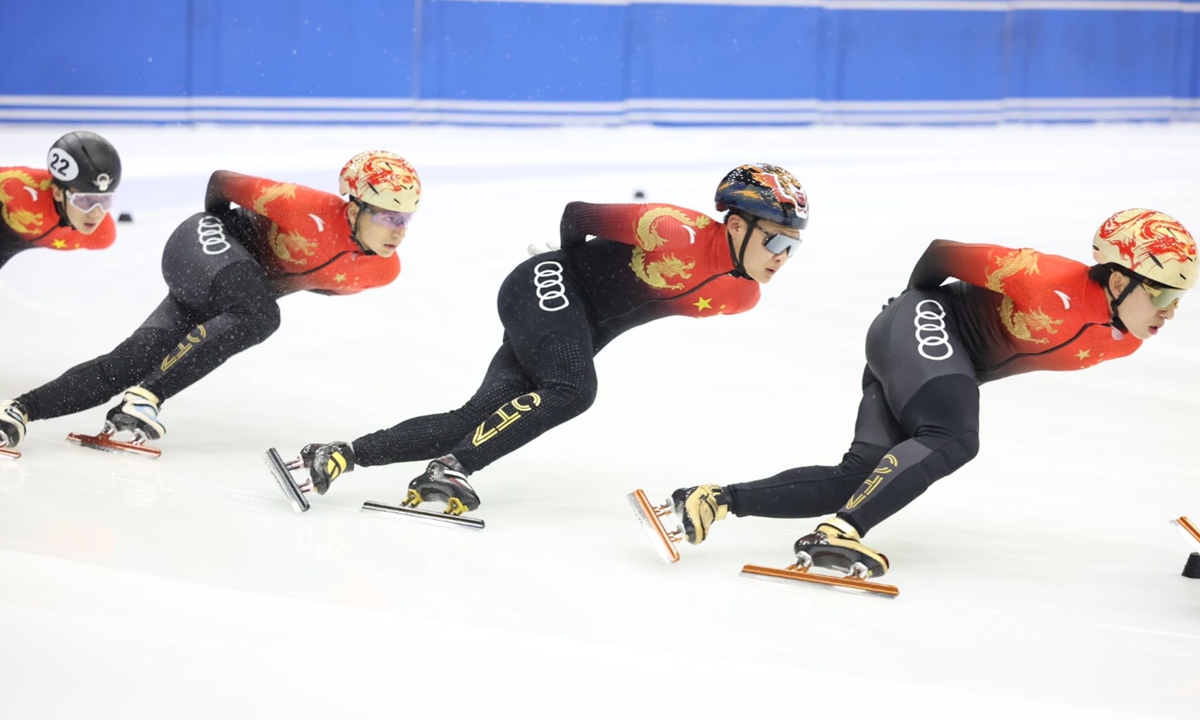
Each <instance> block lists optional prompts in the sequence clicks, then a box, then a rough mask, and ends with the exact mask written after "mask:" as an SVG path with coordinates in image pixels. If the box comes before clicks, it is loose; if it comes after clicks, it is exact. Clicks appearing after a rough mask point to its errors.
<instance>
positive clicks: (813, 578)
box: [742, 565, 900, 597]
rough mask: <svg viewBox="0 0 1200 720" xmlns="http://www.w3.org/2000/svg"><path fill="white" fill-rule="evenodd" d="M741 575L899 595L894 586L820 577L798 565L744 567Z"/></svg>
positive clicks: (844, 578)
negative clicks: (780, 567)
mask: <svg viewBox="0 0 1200 720" xmlns="http://www.w3.org/2000/svg"><path fill="white" fill-rule="evenodd" d="M742 574H743V575H745V576H747V577H753V578H756V579H763V580H782V581H786V582H792V581H799V582H804V583H813V584H814V585H825V586H828V587H838V588H842V589H845V590H861V591H863V592H867V593H870V594H872V595H881V596H886V597H896V596H897V595H899V594H900V590H899V588H897V587H896V586H895V585H884V584H883V583H874V582H871V581H869V580H861V579H859V578H856V577H852V576H849V575H847V576H845V577H835V576H833V575H822V574H820V573H815V572H810V571H809V570H804V569H801V568H800V566H798V565H789V566H788V567H786V568H784V569H782V570H781V569H779V568H769V567H762V566H761V565H746V566H744V567H743V568H742Z"/></svg>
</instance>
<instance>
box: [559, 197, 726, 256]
mask: <svg viewBox="0 0 1200 720" xmlns="http://www.w3.org/2000/svg"><path fill="white" fill-rule="evenodd" d="M712 222H713V220H712V218H710V217H708V216H707V215H705V214H704V213H698V212H695V211H694V210H688V209H686V208H681V207H676V206H674V205H665V204H646V205H641V204H633V203H630V204H620V205H593V204H591V203H585V202H573V203H570V204H568V205H567V207H566V209H565V210H564V211H563V217H562V223H561V225H560V226H559V232H560V236H561V240H562V246H563V248H565V249H569V248H571V247H574V246H577V245H579V244H581V243H583V242H584V241H586V240H587V236H588V235H594V236H596V237H603V238H608V239H609V240H616V241H617V242H621V243H625V244H626V245H635V246H637V247H640V248H641V249H643V250H646V251H648V252H650V251H656V250H657V251H666V250H672V249H681V248H683V247H686V246H688V245H691V244H693V243H694V242H695V240H696V232H695V231H696V229H698V228H704V227H707V226H709V225H710V224H711V223H712Z"/></svg>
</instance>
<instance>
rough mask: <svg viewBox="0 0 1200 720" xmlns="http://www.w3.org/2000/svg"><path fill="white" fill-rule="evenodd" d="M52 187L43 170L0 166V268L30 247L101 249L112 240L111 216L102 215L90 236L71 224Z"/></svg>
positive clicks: (113, 230)
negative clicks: (0, 222) (1, 221)
mask: <svg viewBox="0 0 1200 720" xmlns="http://www.w3.org/2000/svg"><path fill="white" fill-rule="evenodd" d="M52 188H53V181H52V180H51V177H50V173H49V171H47V170H35V169H33V168H27V167H8V168H0V218H3V220H4V222H3V223H2V224H0V267H4V264H5V263H7V262H8V261H9V260H11V259H12V258H13V256H14V255H16V254H17V253H19V252H23V251H25V250H29V249H32V248H47V249H49V250H103V249H104V248H106V247H108V246H109V245H112V244H113V241H114V240H116V237H117V228H116V225H115V224H114V223H113V219H112V216H111V215H105V216H104V219H103V220H101V221H100V226H99V227H97V228H96V229H95V231H93V232H92V234H91V235H85V234H83V233H81V232H79V231H78V230H76V229H74V228H73V227H71V224H70V223H69V222H68V221H67V218H66V212H65V210H64V209H63V207H62V205H61V204H60V203H58V202H57V201H55V199H54V192H53V189H52Z"/></svg>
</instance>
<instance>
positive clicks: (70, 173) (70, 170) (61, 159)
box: [46, 148, 79, 182]
mask: <svg viewBox="0 0 1200 720" xmlns="http://www.w3.org/2000/svg"><path fill="white" fill-rule="evenodd" d="M46 167H47V168H49V170H50V174H51V175H53V176H54V177H55V178H57V179H59V180H61V181H63V182H71V181H72V180H74V179H75V178H77V177H79V163H77V162H75V158H73V157H71V154H70V153H69V152H67V151H66V150H63V149H62V148H50V155H49V156H47V157H46Z"/></svg>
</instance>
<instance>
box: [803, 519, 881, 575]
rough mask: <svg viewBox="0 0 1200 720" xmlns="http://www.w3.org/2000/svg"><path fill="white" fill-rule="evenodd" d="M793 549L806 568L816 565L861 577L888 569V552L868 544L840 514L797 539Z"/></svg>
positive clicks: (878, 573) (879, 573) (877, 573)
mask: <svg viewBox="0 0 1200 720" xmlns="http://www.w3.org/2000/svg"><path fill="white" fill-rule="evenodd" d="M793 549H794V550H795V552H796V564H797V565H798V566H800V567H802V568H808V567H810V566H813V565H815V566H817V567H819V568H828V569H831V570H838V571H840V572H844V573H846V574H847V575H849V576H852V577H855V578H860V579H862V578H868V577H878V576H879V575H883V574H884V573H886V572H887V571H888V559H887V556H886V555H884V554H883V553H881V552H876V551H875V550H872V549H871V548H869V547H867V546H866V545H864V544H863V542H862V538H861V537H859V535H858V531H857V530H855V529H854V527H853V526H852V525H851V524H850V523H848V522H846V521H845V520H843V519H841V518H840V517H832V518H830V519H828V520H825V521H823V522H822V523H821V524H820V525H818V526H817V529H816V530H814V531H813V532H811V533H809V534H808V535H805V536H804V537H802V538H800V539H799V540H797V541H796V544H795V546H794V548H793Z"/></svg>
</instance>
